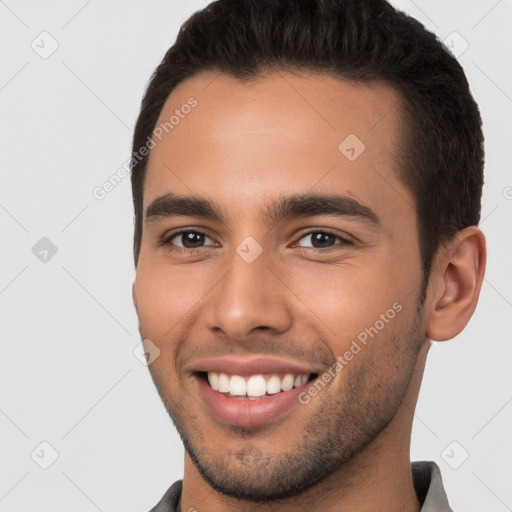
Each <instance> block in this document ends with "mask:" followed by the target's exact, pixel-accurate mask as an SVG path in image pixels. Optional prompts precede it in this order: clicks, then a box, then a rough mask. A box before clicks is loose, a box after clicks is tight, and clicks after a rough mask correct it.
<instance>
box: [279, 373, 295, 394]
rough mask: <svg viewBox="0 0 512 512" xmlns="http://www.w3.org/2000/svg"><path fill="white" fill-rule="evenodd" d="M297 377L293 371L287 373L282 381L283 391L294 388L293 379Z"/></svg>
mask: <svg viewBox="0 0 512 512" xmlns="http://www.w3.org/2000/svg"><path fill="white" fill-rule="evenodd" d="M294 380H295V378H294V377H293V375H292V374H291V373H289V374H287V375H285V377H284V379H283V380H282V382H281V389H282V390H283V391H290V389H292V388H293V381H294Z"/></svg>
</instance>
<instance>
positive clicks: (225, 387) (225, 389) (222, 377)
mask: <svg viewBox="0 0 512 512" xmlns="http://www.w3.org/2000/svg"><path fill="white" fill-rule="evenodd" d="M208 373H209V372H208ZM218 391H219V392H220V393H229V377H228V376H227V375H226V374H225V373H219V389H218Z"/></svg>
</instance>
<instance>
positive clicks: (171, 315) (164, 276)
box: [135, 261, 208, 339]
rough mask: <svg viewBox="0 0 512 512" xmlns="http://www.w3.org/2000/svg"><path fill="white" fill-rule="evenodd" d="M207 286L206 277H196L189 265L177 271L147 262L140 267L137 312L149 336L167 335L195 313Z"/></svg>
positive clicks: (137, 285)
mask: <svg viewBox="0 0 512 512" xmlns="http://www.w3.org/2000/svg"><path fill="white" fill-rule="evenodd" d="M203 277H204V276H203ZM207 289H208V288H207V287H206V280H205V279H195V278H194V275H193V274H191V272H190V271H189V270H188V269H186V268H183V269H181V270H176V268H171V267H170V266H166V265H162V264H159V263H158V262H154V261H153V262H151V263H150V262H149V261H146V262H145V263H144V265H142V266H140V267H139V268H138V269H137V276H136V279H135V294H136V298H137V304H138V308H137V311H138V316H139V321H140V324H141V328H142V329H143V331H144V334H145V336H147V337H149V338H151V337H154V338H155V339H161V338H162V337H165V336H166V335H167V334H168V333H169V332H170V331H171V330H172V329H173V328H174V327H175V326H176V325H177V324H179V322H180V320H183V319H185V318H186V316H187V315H188V314H192V313H193V311H194V309H195V308H196V307H198V305H199V304H200V303H201V299H202V298H204V296H205V295H206V292H207Z"/></svg>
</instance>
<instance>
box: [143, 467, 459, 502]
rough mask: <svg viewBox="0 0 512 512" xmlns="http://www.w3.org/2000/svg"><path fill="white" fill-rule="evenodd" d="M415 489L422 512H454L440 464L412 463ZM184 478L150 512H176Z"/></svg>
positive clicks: (172, 486) (175, 483)
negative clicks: (447, 495) (446, 491)
mask: <svg viewBox="0 0 512 512" xmlns="http://www.w3.org/2000/svg"><path fill="white" fill-rule="evenodd" d="M411 471H412V480H413V484H414V490H415V491H416V495H417V496H418V499H419V501H420V503H421V505H422V506H421V512H453V510H452V509H451V508H450V505H449V503H448V499H447V497H446V493H445V491H444V487H443V480H442V478H441V471H440V470H439V466H438V465H437V464H436V463H435V462H432V461H417V462H413V463H412V464H411ZM182 482H183V480H178V481H176V482H174V483H173V484H172V485H171V487H169V489H168V490H167V492H166V493H165V494H164V495H163V497H162V499H161V500H160V501H159V502H158V503H157V504H156V505H155V506H154V507H153V508H152V509H151V510H150V511H149V512H176V510H177V507H178V502H179V500H180V496H181V486H182Z"/></svg>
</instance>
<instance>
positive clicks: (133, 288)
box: [132, 281, 139, 314]
mask: <svg viewBox="0 0 512 512" xmlns="http://www.w3.org/2000/svg"><path fill="white" fill-rule="evenodd" d="M132 301H133V305H134V306H135V311H137V314H138V312H139V310H138V308H137V298H136V296H135V281H133V284H132Z"/></svg>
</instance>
